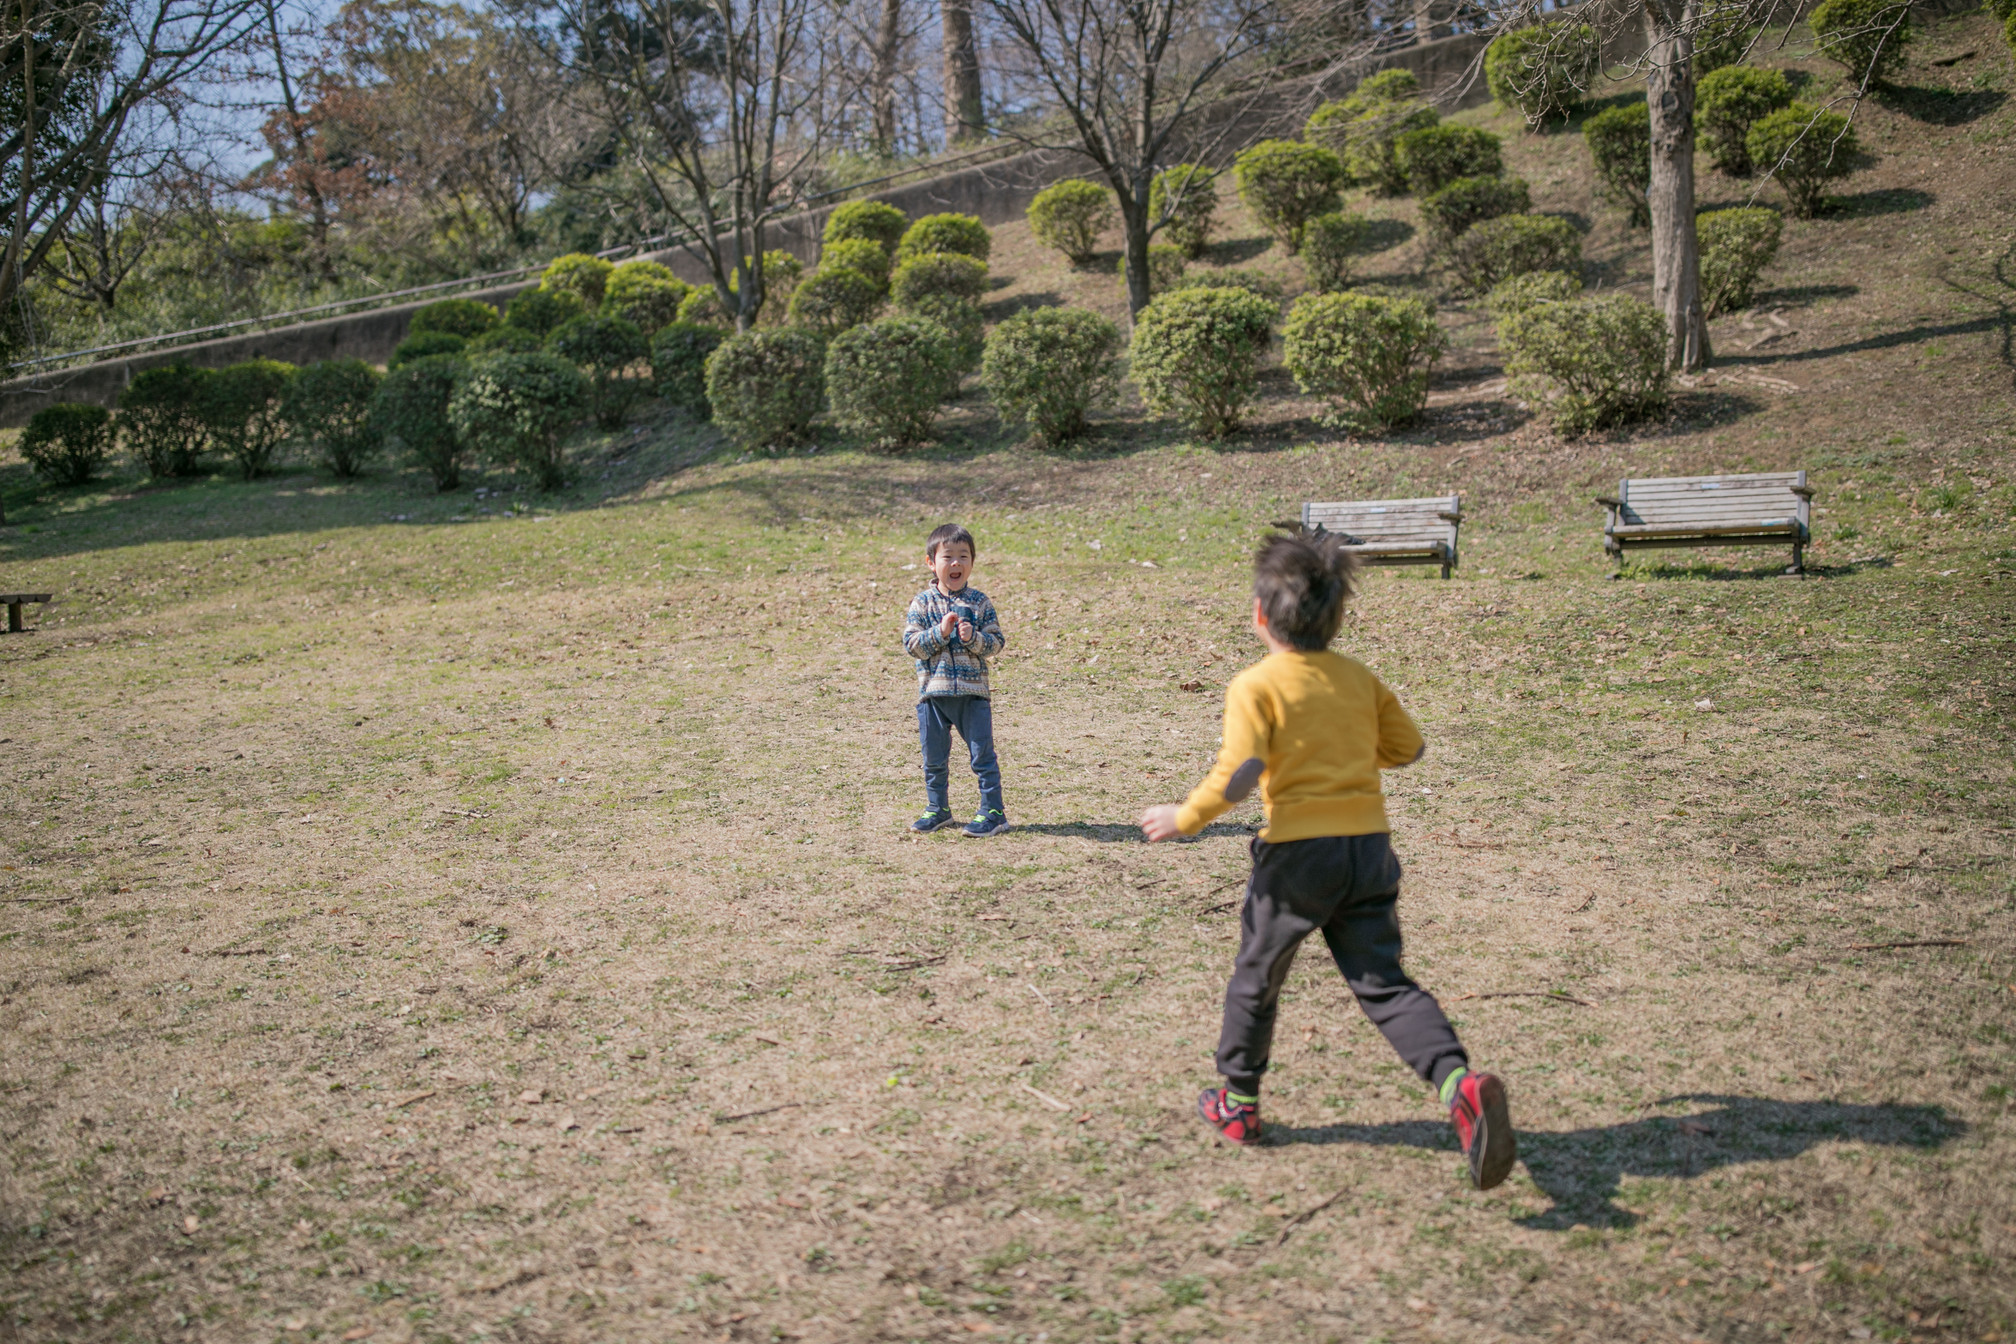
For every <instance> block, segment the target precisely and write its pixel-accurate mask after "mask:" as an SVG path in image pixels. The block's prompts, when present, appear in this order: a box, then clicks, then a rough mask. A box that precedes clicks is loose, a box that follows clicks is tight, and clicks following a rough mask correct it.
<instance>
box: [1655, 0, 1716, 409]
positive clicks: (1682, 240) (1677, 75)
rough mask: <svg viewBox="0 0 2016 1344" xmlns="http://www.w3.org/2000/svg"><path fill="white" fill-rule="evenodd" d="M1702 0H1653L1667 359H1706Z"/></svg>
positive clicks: (1658, 236)
mask: <svg viewBox="0 0 2016 1344" xmlns="http://www.w3.org/2000/svg"><path fill="white" fill-rule="evenodd" d="M1699 16H1700V0H1671V3H1670V5H1669V4H1662V3H1661V0H1647V3H1646V6H1645V28H1646V37H1647V39H1648V40H1649V42H1650V50H1649V51H1648V52H1647V53H1646V58H1645V59H1646V75H1645V104H1646V107H1647V108H1648V109H1649V110H1650V112H1651V119H1652V181H1651V185H1650V186H1649V187H1648V188H1647V189H1646V192H1645V200H1646V204H1647V205H1648V206H1649V207H1650V208H1651V213H1652V302H1653V303H1654V304H1655V305H1656V306H1657V307H1658V308H1659V311H1661V312H1662V313H1664V314H1665V315H1666V362H1667V364H1668V365H1669V366H1671V367H1672V368H1675V369H1679V370H1682V371H1692V370H1695V369H1700V368H1705V367H1706V366H1707V364H1708V359H1709V353H1710V352H1709V349H1708V317H1707V314H1706V313H1705V312H1703V310H1702V307H1701V249H1700V241H1699V238H1698V236H1697V234H1696V232H1695V228H1694V35H1693V28H1694V26H1695V23H1696V21H1698V19H1699Z"/></svg>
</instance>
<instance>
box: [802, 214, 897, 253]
mask: <svg viewBox="0 0 2016 1344" xmlns="http://www.w3.org/2000/svg"><path fill="white" fill-rule="evenodd" d="M909 227H910V217H909V216H908V215H906V214H904V213H903V212H902V211H901V210H898V209H897V208H896V207H895V206H893V205H888V204H885V203H884V202H882V201H848V202H847V203H846V204H845V205H840V206H835V207H834V209H833V213H832V214H830V215H828V216H826V233H825V236H824V239H823V241H824V242H825V244H826V245H827V246H828V247H831V246H832V245H833V244H835V243H841V242H847V241H850V240H852V239H862V240H865V241H867V242H871V243H875V244H877V245H879V246H880V247H881V249H882V250H883V251H884V252H887V253H889V254H890V255H891V256H894V255H895V252H896V248H897V245H898V244H900V243H901V242H902V241H903V231H904V230H905V229H907V228H909Z"/></svg>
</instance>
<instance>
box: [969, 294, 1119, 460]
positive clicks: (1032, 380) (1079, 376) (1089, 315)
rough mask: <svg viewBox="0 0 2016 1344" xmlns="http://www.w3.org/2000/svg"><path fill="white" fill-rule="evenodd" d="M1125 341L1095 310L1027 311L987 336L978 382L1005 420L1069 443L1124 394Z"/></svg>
mask: <svg viewBox="0 0 2016 1344" xmlns="http://www.w3.org/2000/svg"><path fill="white" fill-rule="evenodd" d="M1120 344H1121V335H1120V328H1119V327H1118V326H1117V325H1116V324H1114V323H1112V322H1110V321H1108V320H1107V319H1105V318H1103V317H1101V316H1099V314H1097V313H1094V312H1088V311H1087V310H1086V309H1083V308H1025V309H1023V310H1022V311H1021V312H1019V313H1016V314H1015V315H1014V316H1012V317H1010V318H1008V319H1007V320H1006V321H1004V322H1002V323H1000V324H999V325H998V326H996V327H995V328H994V330H993V331H991V332H989V333H988V335H987V350H986V353H985V354H984V355H983V356H982V357H981V360H980V383H981V385H982V386H983V387H985V388H986V389H987V396H988V399H989V400H991V401H992V402H993V403H994V409H995V410H996V411H998V412H999V413H1000V415H1001V418H1002V419H1003V420H1005V421H1007V422H1009V423H1011V424H1012V423H1022V424H1026V425H1028V426H1029V430H1030V432H1031V433H1033V434H1034V435H1035V436H1036V437H1037V438H1038V439H1040V440H1042V441H1043V442H1044V443H1046V444H1052V445H1054V444H1059V443H1065V442H1068V441H1069V440H1071V439H1075V438H1077V437H1079V436H1080V435H1081V434H1083V433H1084V432H1085V417H1086V415H1087V414H1088V413H1089V412H1091V411H1092V410H1093V409H1095V408H1097V407H1100V406H1103V405H1106V404H1108V403H1110V402H1111V401H1112V400H1113V398H1114V396H1115V394H1117V393H1118V391H1119V389H1120Z"/></svg>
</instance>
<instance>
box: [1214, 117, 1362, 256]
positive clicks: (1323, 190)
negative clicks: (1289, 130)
mask: <svg viewBox="0 0 2016 1344" xmlns="http://www.w3.org/2000/svg"><path fill="white" fill-rule="evenodd" d="M1232 173H1233V179H1234V180H1235V181H1236V182H1237V183H1238V184H1239V198H1240V199H1241V200H1243V201H1244V202H1246V208H1247V209H1248V210H1250V211H1252V212H1253V217H1254V218H1255V219H1257V220H1259V221H1260V223H1261V225H1262V227H1264V228H1266V229H1267V231H1268V232H1270V233H1272V234H1273V235H1274V236H1275V237H1276V238H1279V239H1280V240H1281V245H1282V247H1283V248H1285V249H1286V250H1287V252H1288V255H1290V256H1294V255H1295V254H1296V253H1297V252H1298V251H1300V250H1301V248H1302V230H1303V228H1304V227H1305V226H1306V225H1307V224H1308V222H1309V221H1310V220H1312V219H1314V218H1315V217H1316V216H1318V215H1327V214H1329V213H1331V212H1332V211H1335V210H1337V209H1340V208H1341V207H1342V205H1343V201H1342V199H1341V198H1340V197H1339V196H1338V194H1337V193H1338V188H1340V187H1342V186H1343V185H1344V165H1343V164H1342V163H1341V162H1340V161H1339V160H1338V158H1337V156H1336V155H1335V154H1332V153H1331V152H1330V151H1329V150H1327V149H1318V148H1317V147H1316V146H1314V145H1304V144H1298V143H1297V142H1295V141H1293V140H1262V141H1261V142H1260V143H1259V144H1257V145H1254V146H1253V147H1252V148H1250V149H1247V150H1245V151H1243V152H1242V153H1241V154H1240V155H1239V157H1238V158H1237V159H1236V160H1234V161H1233V165H1232Z"/></svg>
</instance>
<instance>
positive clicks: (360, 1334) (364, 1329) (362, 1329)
mask: <svg viewBox="0 0 2016 1344" xmlns="http://www.w3.org/2000/svg"><path fill="white" fill-rule="evenodd" d="M343 1338H345V1339H369V1338H371V1327H370V1326H368V1325H360V1326H358V1327H357V1328H356V1329H355V1330H352V1331H350V1332H349V1333H348V1334H346V1335H344V1336H343Z"/></svg>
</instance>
